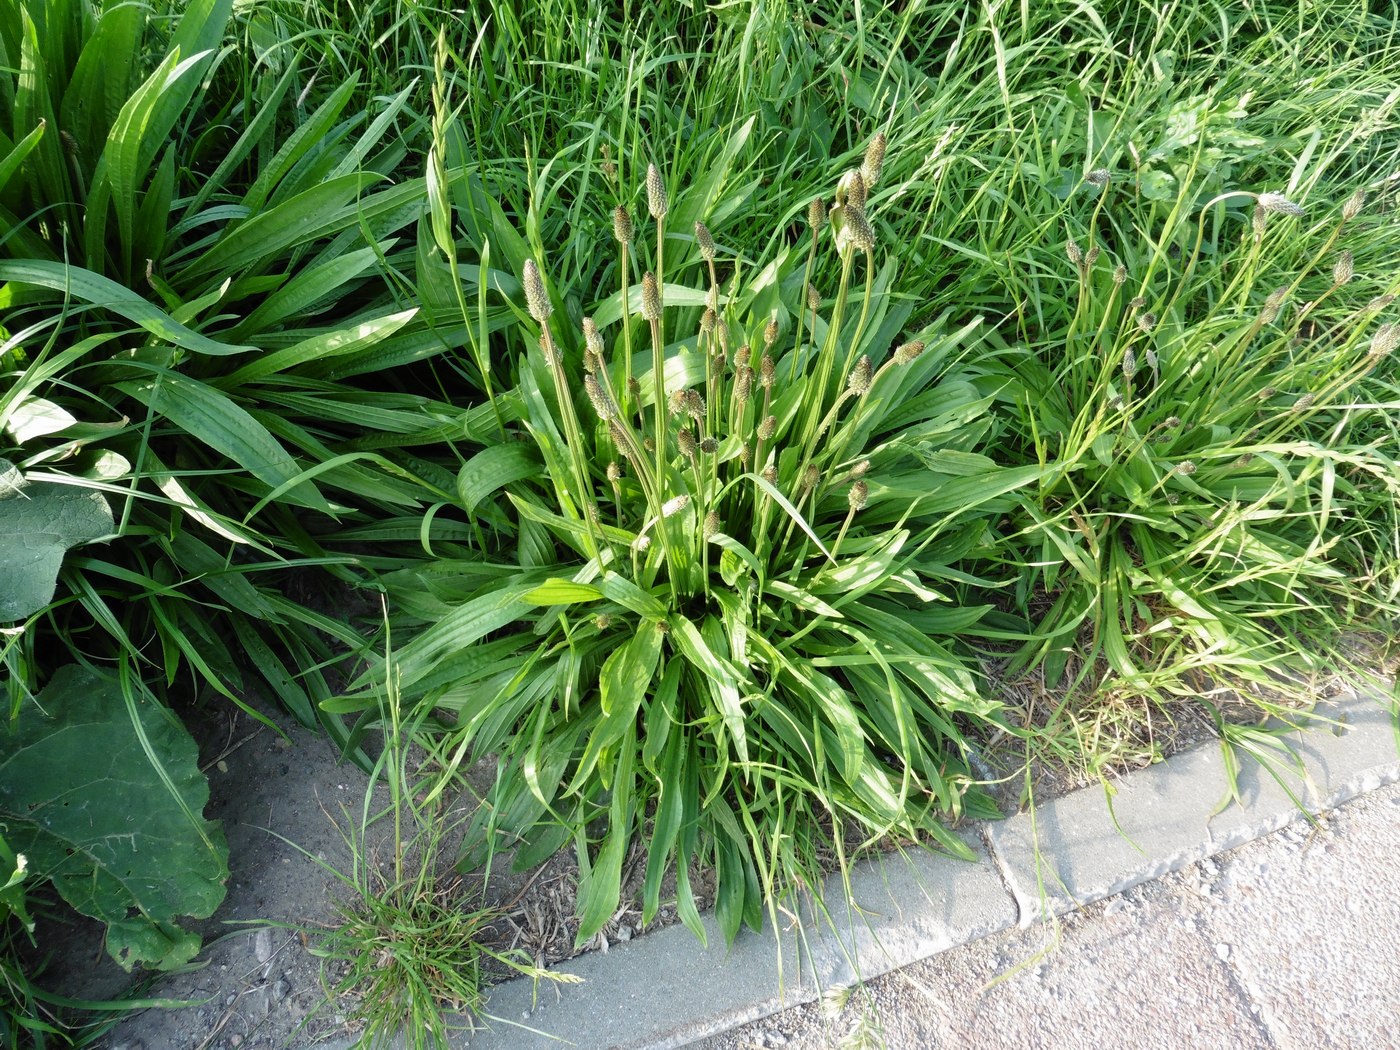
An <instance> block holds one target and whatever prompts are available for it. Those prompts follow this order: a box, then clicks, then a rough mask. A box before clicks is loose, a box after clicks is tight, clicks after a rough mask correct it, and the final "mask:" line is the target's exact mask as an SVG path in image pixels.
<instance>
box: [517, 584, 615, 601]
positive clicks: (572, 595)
mask: <svg viewBox="0 0 1400 1050" xmlns="http://www.w3.org/2000/svg"><path fill="white" fill-rule="evenodd" d="M601 597H603V592H602V591H600V590H598V588H597V587H591V586H589V585H588V584H586V583H574V582H573V581H572V580H545V581H544V583H542V584H540V585H539V586H538V587H535V588H534V589H532V590H529V591H526V592H525V593H524V594H522V595H521V596H520V600H521V601H523V602H529V603H530V604H532V605H575V604H577V603H578V602H596V601H597V600H598V599H599V598H601Z"/></svg>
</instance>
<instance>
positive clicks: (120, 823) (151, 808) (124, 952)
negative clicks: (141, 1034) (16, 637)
mask: <svg viewBox="0 0 1400 1050" xmlns="http://www.w3.org/2000/svg"><path fill="white" fill-rule="evenodd" d="M3 751H4V754H5V759H4V763H3V765H2V766H0V821H3V824H4V826H5V829H6V839H7V843H8V845H9V847H10V848H11V849H12V850H14V851H15V852H16V853H22V854H24V855H25V856H26V857H27V858H28V860H29V870H30V872H31V874H32V877H33V878H35V879H37V880H48V881H52V883H53V884H54V886H55V888H56V889H57V890H58V892H59V893H60V894H62V896H63V898H64V900H66V901H67V902H68V903H69V904H71V905H72V906H73V907H74V908H76V909H77V910H78V911H80V912H82V913H83V914H85V915H90V916H92V917H93V918H95V919H99V920H101V921H102V922H104V923H106V924H107V950H108V952H109V953H110V954H111V956H112V957H113V958H114V959H116V960H117V962H119V963H120V964H121V965H122V966H123V967H124V968H126V969H128V970H129V969H131V967H132V966H133V965H135V964H137V963H140V964H142V965H146V966H151V967H155V968H160V969H169V968H170V967H173V966H178V965H180V964H182V963H184V962H187V961H189V959H191V958H192V957H193V956H194V953H195V952H196V951H197V950H198V948H199V938H198V937H197V936H196V935H195V934H192V933H189V932H187V931H185V930H183V929H181V928H180V926H179V925H178V923H179V920H180V919H181V918H182V917H184V916H192V917H194V918H205V917H207V916H209V915H210V914H211V913H212V912H213V910H214V908H215V907H216V906H217V905H218V903H219V902H220V901H221V900H223V896H224V885H223V883H224V880H225V879H226V878H227V877H228V864H227V857H228V848H227V846H225V845H224V838H223V831H222V829H221V828H220V827H219V826H218V825H217V824H214V823H212V822H210V821H206V820H204V818H203V817H202V816H201V812H202V810H203V809H204V804H205V802H206V801H207V800H208V797H209V787H208V784H207V783H206V782H205V780H204V777H203V775H202V774H201V773H200V772H199V767H198V765H197V755H196V751H195V745H194V741H193V740H191V739H190V737H189V734H188V733H187V732H186V731H185V729H184V727H183V726H181V725H180V723H179V722H178V721H177V720H176V719H175V718H174V716H173V715H172V714H171V713H170V712H169V711H168V710H166V709H164V708H163V707H161V706H159V705H158V704H156V703H153V702H151V701H150V700H149V698H145V697H138V696H135V695H133V694H132V692H131V691H130V683H125V684H123V683H118V682H116V681H113V680H112V679H109V678H105V677H103V676H100V675H97V674H95V673H93V672H92V671H89V670H87V669H84V668H79V667H76V666H70V667H65V668H63V669H61V670H60V671H59V672H58V673H56V674H55V675H54V676H53V679H52V681H51V682H50V684H49V685H48V687H47V688H45V689H44V691H43V692H42V693H41V694H40V695H39V697H38V699H37V701H36V703H34V704H32V705H26V707H25V708H24V709H23V710H21V712H20V714H19V716H18V718H16V719H15V720H14V721H13V723H12V724H11V725H10V726H8V727H7V728H6V730H5V733H4V748H3Z"/></svg>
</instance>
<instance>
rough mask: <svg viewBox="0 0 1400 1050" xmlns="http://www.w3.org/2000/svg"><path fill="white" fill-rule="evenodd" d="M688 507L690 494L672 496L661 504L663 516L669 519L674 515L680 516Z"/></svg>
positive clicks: (683, 493)
mask: <svg viewBox="0 0 1400 1050" xmlns="http://www.w3.org/2000/svg"><path fill="white" fill-rule="evenodd" d="M688 506H690V493H688V492H682V493H681V494H680V495H679V496H672V497H671V498H670V499H668V500H667V501H666V502H665V503H663V504H661V516H662V517H663V518H669V517H670V516H671V515H673V514H679V513H680V512H681V511H683V510H685V508H686V507H688Z"/></svg>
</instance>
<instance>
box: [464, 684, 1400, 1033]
mask: <svg viewBox="0 0 1400 1050" xmlns="http://www.w3.org/2000/svg"><path fill="white" fill-rule="evenodd" d="M1393 703H1394V699H1393V697H1389V698H1378V697H1376V696H1355V695H1348V696H1345V697H1343V698H1340V699H1336V700H1333V701H1329V702H1328V703H1327V704H1325V705H1322V706H1321V707H1320V708H1319V710H1320V711H1322V712H1323V713H1325V714H1327V715H1328V716H1329V718H1330V719H1331V720H1332V724H1330V725H1328V726H1324V727H1322V728H1317V729H1312V730H1309V731H1308V732H1306V733H1300V734H1293V735H1292V736H1291V737H1290V738H1289V739H1290V740H1291V742H1292V744H1293V745H1294V747H1295V748H1296V750H1297V753H1298V754H1299V755H1300V756H1301V757H1302V758H1303V760H1304V763H1305V768H1306V773H1305V774H1304V775H1302V776H1299V775H1297V774H1296V773H1294V772H1292V771H1289V770H1288V769H1287V768H1286V767H1285V766H1283V765H1280V766H1278V767H1276V771H1277V772H1278V775H1279V779H1278V780H1276V779H1275V778H1274V777H1273V776H1271V775H1270V774H1269V772H1268V771H1267V770H1265V769H1263V768H1262V767H1260V766H1258V765H1256V764H1253V763H1252V762H1245V763H1244V765H1243V766H1242V768H1241V770H1240V773H1239V778H1238V791H1239V794H1240V802H1239V803H1238V804H1231V805H1229V806H1227V807H1223V808H1222V803H1223V802H1225V801H1226V800H1227V798H1228V789H1229V781H1228V778H1227V775H1226V770H1227V766H1226V763H1225V761H1224V758H1223V756H1222V752H1221V749H1220V747H1219V745H1218V743H1212V744H1208V745H1204V746H1202V747H1200V748H1197V749H1195V750H1193V751H1189V752H1186V753H1183V754H1181V755H1177V756H1175V757H1173V758H1172V759H1170V760H1168V761H1167V762H1165V763H1162V764H1159V765H1157V766H1153V767H1150V768H1148V769H1145V770H1140V771H1137V772H1135V773H1132V774H1130V775H1128V776H1126V777H1124V778H1123V779H1121V780H1120V781H1117V782H1116V783H1115V784H1114V792H1113V803H1112V810H1111V811H1110V808H1109V806H1108V803H1107V802H1106V795H1105V792H1104V791H1103V790H1102V789H1101V788H1091V789H1086V790H1082V791H1079V792H1075V793H1072V794H1069V795H1066V796H1064V797H1062V798H1059V799H1056V800H1053V801H1050V802H1047V803H1042V804H1041V805H1039V806H1037V807H1036V808H1035V810H1034V812H1027V813H1021V814H1018V815H1016V816H1013V817H1010V818H1009V819H1007V820H1005V821H1001V822H995V823H988V824H986V825H984V826H982V827H981V828H980V829H974V830H972V831H970V832H969V834H970V835H971V836H972V837H971V838H970V839H969V841H970V842H972V843H973V844H974V845H975V846H977V847H978V848H979V859H978V860H977V861H976V862H975V863H965V862H959V861H954V860H951V859H948V858H944V857H935V856H928V855H911V856H908V857H901V856H892V857H887V858H885V859H884V860H882V861H880V862H879V863H873V864H866V865H864V866H862V867H861V868H860V869H859V870H858V871H857V872H855V873H854V875H853V878H852V882H851V896H850V899H849V900H845V897H844V894H843V892H842V890H841V887H840V884H839V883H838V884H835V885H833V886H831V887H829V888H828V891H827V903H828V907H829V908H830V910H831V915H830V918H829V919H826V920H818V919H814V918H813V917H811V916H806V917H804V919H803V921H801V922H797V921H796V917H789V920H788V921H787V922H786V923H785V924H784V928H783V929H782V930H781V931H780V933H779V934H778V936H776V937H775V936H773V935H772V934H771V933H770V934H768V935H766V936H756V935H741V937H740V939H739V940H738V942H737V943H736V944H735V945H734V947H733V948H732V949H730V950H728V951H726V950H725V948H724V947H723V942H722V938H720V936H719V935H718V934H717V933H715V932H714V930H713V927H711V936H710V944H709V947H708V948H702V947H701V946H700V945H699V943H698V942H697V941H696V940H695V938H694V937H693V936H692V935H691V934H690V933H689V932H688V931H686V930H684V929H683V928H680V927H675V928H669V929H664V930H660V931H657V932H655V933H652V934H648V935H647V936H645V937H641V938H637V939H635V940H633V941H631V942H628V943H626V944H622V945H616V946H614V947H613V948H612V949H611V951H609V952H608V953H607V954H605V955H604V954H594V955H588V956H582V957H580V958H578V959H575V960H571V961H570V962H568V963H566V964H563V965H561V966H560V967H559V969H560V970H561V971H563V972H566V973H568V974H571V975H574V976H577V977H578V978H581V980H580V982H579V983H577V984H569V985H562V986H558V987H557V988H556V987H555V986H542V987H541V988H539V989H538V991H536V990H535V989H533V988H531V986H530V985H529V984H528V983H527V982H519V981H517V982H511V983H508V984H505V985H502V986H500V987H498V988H496V989H495V990H494V992H493V994H492V997H491V1000H490V1002H489V1004H488V1005H489V1009H490V1011H491V1013H492V1014H494V1015H495V1016H496V1017H498V1018H500V1019H501V1021H510V1022H514V1024H505V1023H501V1021H498V1022H496V1023H494V1024H493V1026H492V1029H491V1030H490V1031H487V1032H478V1033H475V1034H473V1035H471V1036H469V1037H468V1036H462V1037H460V1038H459V1039H458V1041H457V1042H456V1043H454V1046H462V1047H468V1046H469V1047H471V1048H472V1050H497V1048H500V1050H505V1048H510V1050H535V1048H546V1047H548V1048H558V1047H561V1046H566V1045H573V1046H578V1047H582V1048H586V1050H601V1048H612V1047H616V1048H619V1050H623V1048H625V1050H642V1048H646V1050H662V1048H669V1047H680V1046H695V1047H697V1048H700V1050H753V1048H773V1047H784V1048H787V1050H814V1048H819V1047H837V1046H855V1045H858V1041H857V1039H856V1036H857V1035H859V1034H862V1033H865V1034H868V1035H871V1036H872V1037H873V1036H876V1035H878V1037H879V1039H878V1041H876V1040H874V1039H873V1038H872V1042H871V1043H869V1044H866V1045H884V1046H887V1047H889V1048H890V1050H912V1048H916V1047H917V1048H922V1047H974V1048H976V1047H1003V1046H1007V1047H1012V1046H1015V1047H1053V1048H1059V1047H1065V1048H1077V1047H1086V1048H1087V1047H1101V1046H1109V1047H1144V1048H1147V1047H1162V1048H1174V1047H1192V1048H1195V1047H1222V1048H1224V1047H1231V1048H1233V1047H1272V1048H1281V1050H1293V1048H1297V1050H1304V1048H1306V1050H1313V1048H1323V1047H1338V1048H1353V1047H1354V1048H1358V1050H1360V1048H1366V1050H1372V1048H1377V1050H1382V1048H1390V1047H1400V949H1397V944H1396V942H1397V939H1400V863H1397V861H1400V787H1397V786H1393V785H1395V784H1396V782H1397V781H1400V757H1398V756H1400V750H1398V749H1397V739H1398V738H1397V734H1396V730H1395V726H1394V722H1393V719H1392V716H1391V709H1390V705H1392V704H1393ZM1300 802H1301V803H1302V804H1303V806H1304V807H1305V808H1306V809H1307V810H1308V811H1309V813H1310V814H1311V815H1312V816H1311V818H1310V819H1309V818H1305V816H1304V814H1303V813H1302V812H1301V811H1300V809H1299V808H1298V805H1297V803H1300ZM1037 846H1038V848H1037ZM841 901H845V903H844V904H842V905H840V906H838V905H837V903H836V902H841ZM780 960H781V966H780V965H779V962H780Z"/></svg>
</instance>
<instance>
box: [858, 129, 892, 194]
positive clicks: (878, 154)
mask: <svg viewBox="0 0 1400 1050" xmlns="http://www.w3.org/2000/svg"><path fill="white" fill-rule="evenodd" d="M888 145H889V139H887V138H886V137H885V133H884V132H883V131H880V132H876V134H875V137H874V138H873V139H871V140H870V145H868V146H866V147H865V159H864V160H863V161H861V165H860V176H861V178H862V179H864V180H865V185H866V187H867V188H870V187H873V186H874V185H875V184H876V183H877V182H879V181H880V172H881V171H882V170H883V169H884V166H885V148H886V147H887V146H888Z"/></svg>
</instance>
